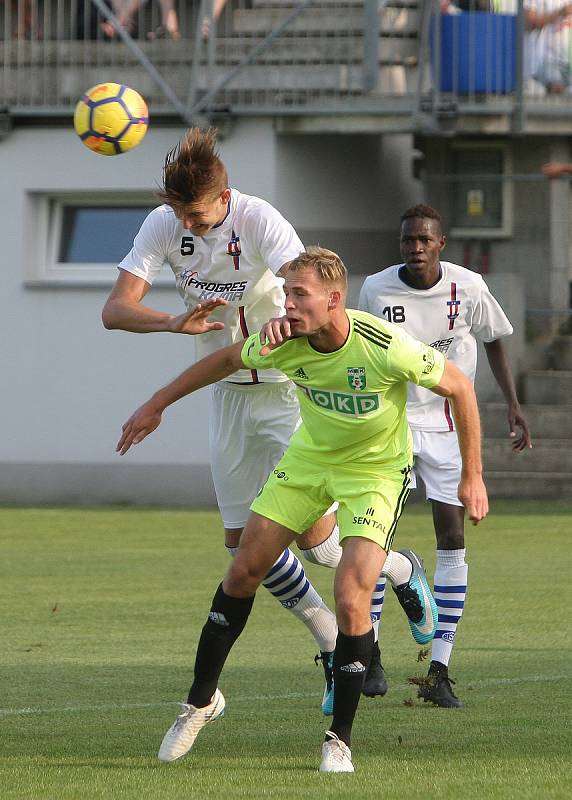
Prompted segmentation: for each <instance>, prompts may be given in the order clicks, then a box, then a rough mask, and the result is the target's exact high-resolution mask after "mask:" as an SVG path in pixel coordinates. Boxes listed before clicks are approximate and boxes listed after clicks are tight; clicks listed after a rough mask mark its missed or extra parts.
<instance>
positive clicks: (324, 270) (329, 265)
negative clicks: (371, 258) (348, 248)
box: [288, 247, 348, 294]
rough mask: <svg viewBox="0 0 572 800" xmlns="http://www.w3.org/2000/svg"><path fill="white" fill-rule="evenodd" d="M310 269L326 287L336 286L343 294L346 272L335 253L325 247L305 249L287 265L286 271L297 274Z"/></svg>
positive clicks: (346, 279) (346, 278) (346, 283)
mask: <svg viewBox="0 0 572 800" xmlns="http://www.w3.org/2000/svg"><path fill="white" fill-rule="evenodd" d="M302 269H311V270H313V271H314V272H315V273H316V275H317V276H318V277H319V278H320V280H321V281H322V283H324V284H327V285H328V286H336V287H338V288H339V289H341V290H342V291H343V292H344V294H345V292H346V290H347V286H348V271H347V269H346V267H345V265H344V262H343V261H342V259H341V258H340V257H339V255H338V254H337V253H334V252H333V251H332V250H326V248H325V247H307V248H306V250H305V251H304V252H302V253H300V255H299V256H297V257H296V258H295V259H293V260H292V261H291V262H290V264H289V265H288V270H289V271H292V272H297V271H298V270H302Z"/></svg>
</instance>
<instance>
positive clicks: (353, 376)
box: [348, 367, 365, 392]
mask: <svg viewBox="0 0 572 800" xmlns="http://www.w3.org/2000/svg"><path fill="white" fill-rule="evenodd" d="M348 383H349V385H350V389H354V390H355V391H358V392H361V391H363V390H364V389H365V367H348Z"/></svg>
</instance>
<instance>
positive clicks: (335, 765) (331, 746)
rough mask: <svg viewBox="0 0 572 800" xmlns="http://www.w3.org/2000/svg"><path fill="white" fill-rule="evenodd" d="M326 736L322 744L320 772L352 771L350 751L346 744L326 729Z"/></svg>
mask: <svg viewBox="0 0 572 800" xmlns="http://www.w3.org/2000/svg"><path fill="white" fill-rule="evenodd" d="M326 736H327V737H328V738H327V739H326V741H325V742H324V744H323V745H322V763H321V764H320V772H354V765H353V764H352V751H351V750H350V748H349V747H348V746H347V744H346V743H345V742H342V740H341V739H338V737H337V736H336V734H335V733H332V731H326Z"/></svg>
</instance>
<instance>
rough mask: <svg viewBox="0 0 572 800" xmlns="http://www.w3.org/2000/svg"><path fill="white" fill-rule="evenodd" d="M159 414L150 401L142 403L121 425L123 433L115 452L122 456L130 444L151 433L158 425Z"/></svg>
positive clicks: (159, 420) (159, 421) (136, 442)
mask: <svg viewBox="0 0 572 800" xmlns="http://www.w3.org/2000/svg"><path fill="white" fill-rule="evenodd" d="M161 416H162V414H161V412H160V411H158V410H157V407H156V406H155V405H154V404H153V403H152V401H150V400H149V401H148V402H147V403H144V404H143V405H142V406H141V408H138V409H137V411H136V412H135V413H134V414H132V416H130V417H129V419H128V420H127V422H126V423H125V424H124V425H123V428H122V430H123V433H122V435H121V439H120V440H119V441H118V442H117V447H116V448H115V450H116V452H118V453H119V455H120V456H123V455H125V453H126V452H127V451H128V450H129V448H130V447H131V445H132V444H139V442H142V441H143V439H145V437H146V436H148V435H149V434H150V433H153V431H154V430H155V428H158V427H159V425H160V424H161Z"/></svg>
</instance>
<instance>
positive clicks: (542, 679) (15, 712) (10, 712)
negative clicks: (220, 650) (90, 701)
mask: <svg viewBox="0 0 572 800" xmlns="http://www.w3.org/2000/svg"><path fill="white" fill-rule="evenodd" d="M567 679H568V676H566V675H529V676H527V677H522V678H488V679H485V680H482V681H471V682H469V683H467V689H484V688H486V687H488V686H506V685H507V684H510V685H514V684H519V683H552V682H554V681H563V680H567ZM392 688H393V689H394V690H397V689H399V690H403V689H410V688H411V686H410V685H409V684H406V683H401V684H394V685H393V686H392ZM320 695H321V692H319V693H318V692H309V693H308V692H306V693H304V692H288V693H286V694H258V695H249V696H245V695H242V696H235V697H233V702H235V703H239V702H244V703H246V702H248V703H252V702H255V701H260V700H300V699H302V700H304V699H310V698H312V697H318V696H320ZM174 705H178V703H176V702H175V701H173V700H163V701H162V702H159V703H110V704H108V705H90V706H60V707H54V708H0V717H15V716H21V715H26V714H62V713H77V712H80V711H93V712H95V711H129V710H137V709H138V708H164V707H165V706H174Z"/></svg>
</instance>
